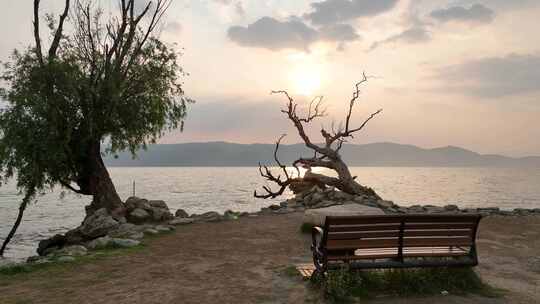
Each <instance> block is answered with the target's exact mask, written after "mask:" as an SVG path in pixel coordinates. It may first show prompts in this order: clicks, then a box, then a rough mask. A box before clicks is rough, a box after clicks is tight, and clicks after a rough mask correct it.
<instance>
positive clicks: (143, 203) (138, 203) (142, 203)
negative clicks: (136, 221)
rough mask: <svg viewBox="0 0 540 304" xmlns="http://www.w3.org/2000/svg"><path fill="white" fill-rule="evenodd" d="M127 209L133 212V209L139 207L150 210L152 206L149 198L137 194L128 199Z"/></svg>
mask: <svg viewBox="0 0 540 304" xmlns="http://www.w3.org/2000/svg"><path fill="white" fill-rule="evenodd" d="M125 205H126V209H127V211H128V213H131V211H133V210H135V209H137V208H139V209H143V210H149V209H150V208H151V207H152V206H150V204H149V203H148V200H146V199H144V198H139V197H136V196H132V197H130V198H128V199H127V200H126V203H125Z"/></svg>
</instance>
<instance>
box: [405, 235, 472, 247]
mask: <svg viewBox="0 0 540 304" xmlns="http://www.w3.org/2000/svg"><path fill="white" fill-rule="evenodd" d="M472 244H473V241H472V240H471V238H470V237H432V238H430V237H405V238H403V247H426V246H471V245H472Z"/></svg>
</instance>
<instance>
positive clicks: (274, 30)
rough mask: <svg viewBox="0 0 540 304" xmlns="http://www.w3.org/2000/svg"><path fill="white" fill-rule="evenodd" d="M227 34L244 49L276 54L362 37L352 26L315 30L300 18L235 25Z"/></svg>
mask: <svg viewBox="0 0 540 304" xmlns="http://www.w3.org/2000/svg"><path fill="white" fill-rule="evenodd" d="M227 34H228V36H229V39H231V40H232V41H233V42H235V43H237V44H239V45H241V46H246V47H259V48H265V49H269V50H273V51H277V50H282V49H297V50H301V51H309V46H310V45H311V44H313V43H315V42H317V41H329V42H338V43H340V44H343V43H345V42H347V41H354V40H357V39H359V37H360V36H359V35H358V34H357V33H356V31H355V29H354V28H353V27H352V26H350V25H348V24H334V25H328V26H325V27H322V28H321V29H315V28H313V27H311V26H309V25H307V24H306V23H304V22H303V21H302V20H301V19H300V18H297V17H291V18H289V19H288V20H285V21H280V20H277V19H274V18H271V17H262V18H261V19H259V20H257V21H255V22H254V23H252V24H249V25H247V26H245V27H244V26H233V27H231V28H229V31H228V33H227Z"/></svg>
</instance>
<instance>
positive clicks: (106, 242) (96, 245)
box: [86, 236, 112, 250]
mask: <svg viewBox="0 0 540 304" xmlns="http://www.w3.org/2000/svg"><path fill="white" fill-rule="evenodd" d="M111 239H112V238H111V237H109V236H103V237H100V238H97V239H94V240H91V241H90V242H88V243H86V248H88V249H90V250H96V249H103V248H107V247H109V246H110V242H111Z"/></svg>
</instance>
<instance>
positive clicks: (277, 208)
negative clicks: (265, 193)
mask: <svg viewBox="0 0 540 304" xmlns="http://www.w3.org/2000/svg"><path fill="white" fill-rule="evenodd" d="M268 208H270V210H272V211H274V210H279V209H280V208H281V206H280V205H270V206H268Z"/></svg>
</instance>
